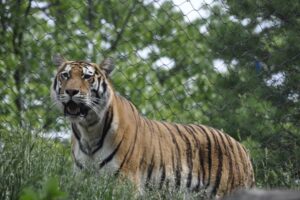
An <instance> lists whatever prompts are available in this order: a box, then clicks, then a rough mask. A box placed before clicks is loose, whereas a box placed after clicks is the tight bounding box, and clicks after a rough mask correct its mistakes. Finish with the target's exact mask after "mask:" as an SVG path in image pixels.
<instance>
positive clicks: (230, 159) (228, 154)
mask: <svg viewBox="0 0 300 200" xmlns="http://www.w3.org/2000/svg"><path fill="white" fill-rule="evenodd" d="M218 132H219V134H220V137H221V140H222V143H223V146H224V148H225V151H226V153H227V160H228V162H229V170H228V178H227V179H228V183H229V182H230V180H231V181H232V179H233V178H234V174H233V164H232V157H233V156H232V155H231V152H230V150H229V149H228V144H226V143H225V140H224V135H225V134H223V133H221V132H220V131H218ZM229 186H230V184H227V186H226V191H228V192H231V191H232V188H229Z"/></svg>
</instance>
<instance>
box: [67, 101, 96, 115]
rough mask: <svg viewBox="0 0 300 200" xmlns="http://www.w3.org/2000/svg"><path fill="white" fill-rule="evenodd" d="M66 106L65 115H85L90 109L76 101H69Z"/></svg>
mask: <svg viewBox="0 0 300 200" xmlns="http://www.w3.org/2000/svg"><path fill="white" fill-rule="evenodd" d="M64 106H65V109H64V113H65V115H66V116H71V117H78V116H80V117H85V116H86V115H87V114H88V111H89V109H90V108H89V107H88V106H86V105H84V104H83V103H75V102H74V101H69V102H68V103H65V104H64Z"/></svg>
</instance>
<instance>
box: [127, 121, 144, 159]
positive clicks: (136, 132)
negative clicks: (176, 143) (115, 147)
mask: <svg viewBox="0 0 300 200" xmlns="http://www.w3.org/2000/svg"><path fill="white" fill-rule="evenodd" d="M136 117H138V119H139V121H137V118H136ZM134 119H135V121H136V128H135V136H134V140H133V143H132V149H131V151H130V154H129V157H128V160H129V159H130V158H131V156H132V154H133V152H134V149H135V146H136V140H137V136H138V131H139V124H140V123H141V119H140V117H139V116H136V115H134Z"/></svg>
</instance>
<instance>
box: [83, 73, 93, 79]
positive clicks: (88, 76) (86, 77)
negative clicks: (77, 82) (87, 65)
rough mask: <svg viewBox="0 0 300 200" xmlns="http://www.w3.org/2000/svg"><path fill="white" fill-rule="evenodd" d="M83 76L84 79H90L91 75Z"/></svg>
mask: <svg viewBox="0 0 300 200" xmlns="http://www.w3.org/2000/svg"><path fill="white" fill-rule="evenodd" d="M83 78H84V79H90V78H92V75H91V74H84V75H83Z"/></svg>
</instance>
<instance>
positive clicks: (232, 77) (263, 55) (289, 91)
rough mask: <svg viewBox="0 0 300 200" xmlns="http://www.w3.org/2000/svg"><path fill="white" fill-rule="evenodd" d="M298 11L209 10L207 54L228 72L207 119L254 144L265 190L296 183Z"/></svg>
mask: <svg viewBox="0 0 300 200" xmlns="http://www.w3.org/2000/svg"><path fill="white" fill-rule="evenodd" d="M299 9H300V3H299V2H295V1H290V2H282V1H278V0H275V1H242V2H241V1H234V0H227V1H224V2H223V4H219V5H217V6H215V7H213V8H212V9H211V13H212V14H211V16H210V18H209V20H208V23H207V26H208V32H209V35H208V37H207V44H208V45H209V47H210V48H211V53H212V54H213V57H214V58H215V59H217V58H218V59H222V60H223V61H224V63H226V65H227V68H228V72H227V73H226V74H222V75H220V76H219V78H218V81H217V86H216V88H217V90H218V93H219V96H220V97H219V98H218V99H217V101H214V102H211V103H212V104H215V105H216V107H215V109H213V107H212V109H213V111H211V113H210V116H211V119H213V121H214V122H213V123H214V124H215V125H217V126H221V127H224V128H225V129H226V130H230V132H232V133H237V134H238V135H239V137H241V138H242V139H243V140H245V139H246V138H248V139H249V140H252V142H253V141H255V142H254V143H255V146H256V148H257V149H256V151H257V150H259V149H260V153H257V154H253V155H254V158H255V159H254V161H255V162H256V163H257V176H258V177H261V178H262V177H263V176H265V178H264V179H261V180H262V181H264V184H267V185H280V186H284V185H288V184H290V183H293V181H295V180H297V179H299V170H297V169H299V166H300V162H299V159H298V158H299V154H300V149H299V144H300V143H299V141H300V132H299V125H300V123H299V114H300V112H299V109H298V108H299V94H300V90H299V89H300V88H299V84H298V83H297V82H298V80H299V78H300V73H297V72H299V70H300V68H299V63H300V57H299V50H300V45H299V42H296V41H299V39H300V35H299V28H298V27H299V25H300V24H299V23H300V20H299V14H298V12H297V11H298V10H299ZM224 102H226V103H225V104H224ZM229 102H230V103H229ZM229 113H232V115H228V114H229ZM220 116H223V117H221V118H220ZM226 116H227V117H226ZM238 135H237V136H238ZM250 143H251V142H250ZM252 145H254V144H253V143H252ZM254 152H255V151H254ZM267 152H268V153H267ZM264 154H265V156H263V155H264ZM262 157H265V159H266V160H265V161H264V162H262V161H263V160H262ZM266 165H267V166H269V167H270V169H268V172H266V171H264V170H262V169H264V167H266ZM271 168H272V169H271ZM291 169H292V172H291ZM287 174H289V176H291V180H290V181H291V182H289V183H288V181H287V179H286V177H284V176H287ZM274 176H275V177H276V178H277V182H276V181H274V180H273V181H272V178H274ZM278 177H280V178H279V179H278Z"/></svg>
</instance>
